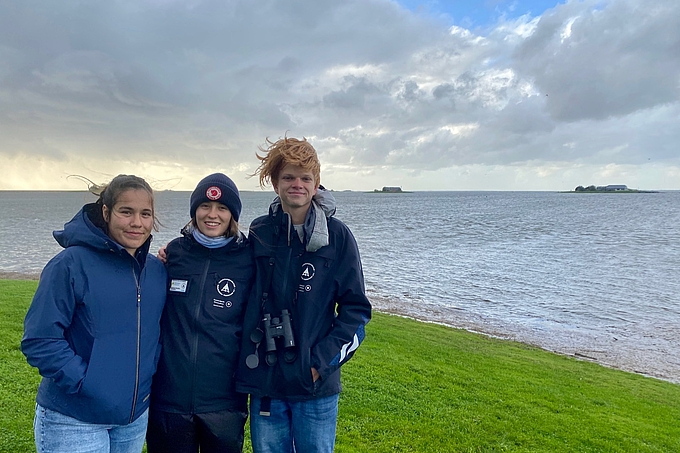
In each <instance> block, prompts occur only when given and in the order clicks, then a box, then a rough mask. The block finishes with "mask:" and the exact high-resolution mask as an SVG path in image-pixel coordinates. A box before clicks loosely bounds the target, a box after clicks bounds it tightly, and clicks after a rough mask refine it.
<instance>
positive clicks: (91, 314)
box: [21, 204, 167, 425]
mask: <svg viewBox="0 0 680 453" xmlns="http://www.w3.org/2000/svg"><path fill="white" fill-rule="evenodd" d="M96 209H101V208H100V207H99V206H98V205H96V204H89V205H86V206H84V207H83V208H82V209H81V210H80V212H79V213H78V214H76V216H75V217H74V218H73V219H72V220H71V221H70V222H68V223H67V224H66V225H65V226H64V229H63V230H60V231H55V232H54V233H53V235H54V238H55V239H56V240H57V242H58V243H59V244H60V245H61V246H62V247H64V248H65V250H63V251H61V252H60V253H59V254H58V255H56V256H55V257H54V258H52V259H51V260H50V261H49V263H47V265H46V266H45V268H44V269H43V272H42V274H41V276H40V284H39V285H38V290H37V291H36V293H35V296H34V297H33V302H32V303H31V307H30V308H29V310H28V313H27V314H26V318H25V320H24V336H23V339H22V340H21V351H22V352H23V353H24V355H25V356H26V359H27V360H28V363H29V364H30V365H32V366H35V367H37V368H38V371H39V372H40V375H41V376H42V377H43V379H42V381H41V383H40V387H39V389H38V395H37V397H36V401H37V402H38V404H40V405H41V406H43V407H45V408H47V409H51V410H54V411H56V412H59V413H61V414H64V415H68V416H70V417H73V418H76V419H78V420H81V421H84V422H88V423H99V424H116V425H125V424H128V423H131V422H133V421H134V420H136V419H137V418H138V417H139V416H140V415H141V414H142V413H144V411H145V410H146V409H147V408H148V407H149V395H150V392H151V378H152V376H153V374H154V371H155V369H156V362H157V360H158V354H159V351H160V347H159V336H160V318H161V313H162V311H163V306H164V304H165V297H166V284H167V274H166V271H165V267H164V266H163V264H162V263H161V262H160V261H159V260H158V259H157V258H156V257H154V256H150V255H149V256H147V254H148V250H149V244H150V242H151V238H149V239H148V240H147V241H146V243H145V244H144V245H143V246H142V247H141V248H140V249H139V250H137V253H136V256H135V257H134V258H133V257H132V256H131V255H130V254H129V253H128V252H127V251H126V250H125V249H124V248H123V247H122V246H120V245H119V244H118V243H116V242H115V241H114V240H113V239H111V238H110V237H108V236H107V235H106V234H105V233H104V232H103V231H102V230H101V229H100V228H98V227H96V226H95V225H94V224H93V223H92V221H91V220H90V219H91V216H88V213H91V212H93V211H94V210H96Z"/></svg>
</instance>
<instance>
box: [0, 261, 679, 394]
mask: <svg viewBox="0 0 680 453" xmlns="http://www.w3.org/2000/svg"><path fill="white" fill-rule="evenodd" d="M39 279H40V274H39V273H27V272H13V271H0V280H24V281H25V280H34V281H37V280H39ZM367 295H368V297H369V300H370V301H371V304H372V305H373V308H374V309H375V310H376V311H379V312H382V313H387V314H392V315H396V316H402V317H405V318H410V319H414V320H416V321H420V322H427V323H433V324H440V325H443V326H447V327H451V328H454V329H463V330H466V331H468V332H472V333H477V334H481V335H486V336H489V337H492V338H498V339H502V340H510V341H516V342H519V343H524V344H527V345H529V346H534V347H538V348H540V349H543V350H546V351H549V352H552V353H555V354H560V355H564V356H568V357H573V358H575V359H578V360H586V361H589V362H594V363H598V364H600V365H602V366H605V367H608V368H614V369H618V370H622V371H626V372H630V373H635V374H640V375H643V376H647V377H652V378H656V379H661V380H664V381H668V382H672V383H674V384H680V359H676V361H673V360H672V359H673V354H671V353H670V351H668V350H667V348H665V347H664V344H666V343H668V344H673V342H675V341H676V340H675V339H676V338H677V336H676V333H675V332H668V333H667V335H666V337H667V338H660V339H659V341H658V344H655V346H656V347H655V348H653V349H649V348H648V349H646V350H641V349H640V348H639V346H638V343H637V342H636V339H635V338H634V337H633V336H631V337H622V336H621V335H618V334H617V335H614V334H611V335H606V334H602V333H599V334H596V333H592V332H587V331H581V330H579V329H578V328H577V329H572V330H571V331H570V332H568V331H562V332H560V334H559V335H554V333H555V332H554V330H550V329H545V328H544V327H543V326H540V325H533V326H531V325H526V324H525V323H523V324H519V323H515V324H514V325H513V324H511V323H506V324H501V323H498V322H495V321H493V320H489V319H487V318H485V317H484V316H481V315H478V314H471V313H465V312H463V311H462V310H460V309H457V308H451V307H444V306H439V305H431V304H430V305H425V306H422V305H421V306H419V307H417V309H416V308H414V307H413V306H409V305H407V304H404V303H401V302H399V301H398V300H396V301H395V300H393V299H391V298H389V297H384V296H382V295H377V294H375V293H371V292H370V291H369V293H368V294H367Z"/></svg>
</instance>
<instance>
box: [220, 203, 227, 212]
mask: <svg viewBox="0 0 680 453" xmlns="http://www.w3.org/2000/svg"><path fill="white" fill-rule="evenodd" d="M228 210H229V208H228V207H226V206H225V205H223V204H222V205H220V211H228Z"/></svg>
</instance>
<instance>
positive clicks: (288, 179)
mask: <svg viewBox="0 0 680 453" xmlns="http://www.w3.org/2000/svg"><path fill="white" fill-rule="evenodd" d="M292 179H293V177H292V176H290V175H285V176H284V177H283V180H284V181H291V180H292Z"/></svg>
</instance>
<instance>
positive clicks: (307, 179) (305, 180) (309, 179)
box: [302, 176, 312, 182]
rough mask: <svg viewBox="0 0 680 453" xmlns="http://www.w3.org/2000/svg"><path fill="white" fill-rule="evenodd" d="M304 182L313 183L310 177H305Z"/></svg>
mask: <svg viewBox="0 0 680 453" xmlns="http://www.w3.org/2000/svg"><path fill="white" fill-rule="evenodd" d="M302 180H303V181H304V182H312V178H311V177H309V176H304V177H303V178H302Z"/></svg>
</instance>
